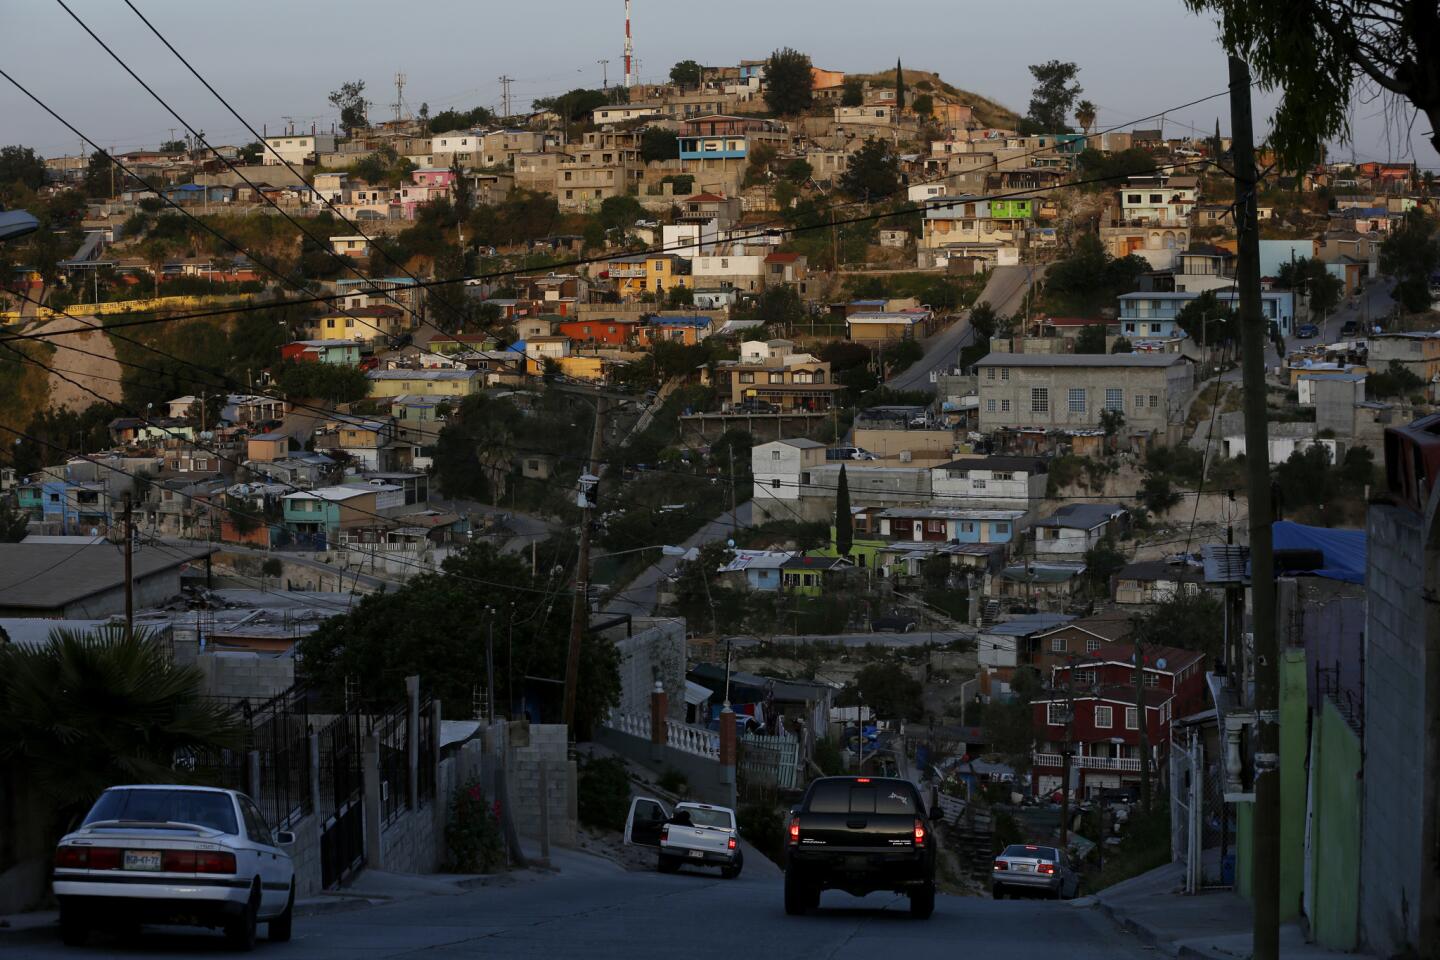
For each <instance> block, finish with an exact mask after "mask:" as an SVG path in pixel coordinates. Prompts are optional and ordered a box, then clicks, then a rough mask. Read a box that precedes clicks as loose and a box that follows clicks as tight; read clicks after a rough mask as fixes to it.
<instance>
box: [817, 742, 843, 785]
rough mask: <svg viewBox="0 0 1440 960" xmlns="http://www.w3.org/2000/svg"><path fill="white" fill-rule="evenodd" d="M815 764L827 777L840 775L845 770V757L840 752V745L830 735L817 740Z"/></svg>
mask: <svg viewBox="0 0 1440 960" xmlns="http://www.w3.org/2000/svg"><path fill="white" fill-rule="evenodd" d="M815 765H816V766H817V767H819V768H820V772H821V773H823V774H825V776H827V777H834V776H838V775H839V774H842V773H844V772H845V758H844V757H843V756H842V755H841V753H840V747H839V746H838V745H836V743H835V741H834V740H831V739H830V738H829V737H825V738H823V739H820V740H817V741H815Z"/></svg>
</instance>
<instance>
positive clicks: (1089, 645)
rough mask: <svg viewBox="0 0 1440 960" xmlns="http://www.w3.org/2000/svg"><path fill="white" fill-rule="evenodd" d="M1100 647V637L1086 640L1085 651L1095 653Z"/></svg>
mask: <svg viewBox="0 0 1440 960" xmlns="http://www.w3.org/2000/svg"><path fill="white" fill-rule="evenodd" d="M1099 649H1100V641H1099V640H1098V639H1096V638H1095V637H1091V638H1090V639H1088V640H1086V641H1085V652H1086V653H1094V652H1095V651H1096V650H1099Z"/></svg>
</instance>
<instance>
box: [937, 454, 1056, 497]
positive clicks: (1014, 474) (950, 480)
mask: <svg viewBox="0 0 1440 960" xmlns="http://www.w3.org/2000/svg"><path fill="white" fill-rule="evenodd" d="M1048 479H1049V478H1048V477H1047V476H1046V472H1045V461H1043V460H1039V459H1035V458H1031V457H966V458H963V459H960V460H953V461H951V462H950V463H946V464H942V465H940V466H938V467H934V468H932V469H931V471H930V489H931V491H932V492H933V494H934V496H935V497H937V498H941V497H943V498H957V497H958V498H965V499H967V500H976V501H980V502H982V503H999V502H1004V503H1014V504H1026V505H1028V504H1030V503H1038V502H1039V501H1040V500H1043V499H1044V497H1045V485H1046V483H1047V481H1048Z"/></svg>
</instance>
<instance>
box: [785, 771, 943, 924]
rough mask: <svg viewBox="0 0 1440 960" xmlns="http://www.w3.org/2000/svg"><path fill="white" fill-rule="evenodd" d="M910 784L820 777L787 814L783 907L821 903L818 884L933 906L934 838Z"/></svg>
mask: <svg viewBox="0 0 1440 960" xmlns="http://www.w3.org/2000/svg"><path fill="white" fill-rule="evenodd" d="M941 816H942V814H941V812H940V808H939V807H938V806H937V807H936V808H935V809H933V810H931V811H929V813H927V812H926V810H925V805H924V802H923V801H922V800H921V798H920V793H919V791H917V790H916V789H915V785H914V784H912V783H911V782H910V781H909V780H902V779H900V778H898V777H895V778H892V777H821V778H820V779H818V780H813V781H811V783H810V786H809V787H807V788H806V790H805V796H804V797H803V798H802V799H801V801H800V804H799V805H798V806H796V807H795V808H794V809H793V810H792V811H791V813H790V825H789V828H788V831H787V836H786V839H787V843H786V859H785V912H786V913H788V914H791V915H798V914H803V913H806V912H807V911H810V910H814V909H816V908H817V907H819V906H820V893H821V891H823V890H844V891H845V892H846V893H849V894H851V895H852V896H856V897H863V896H865V895H866V894H869V893H874V892H875V891H877V890H893V891H895V892H896V893H904V894H906V895H908V896H909V898H910V915H911V916H912V917H916V918H919V919H922V920H923V919H926V918H928V917H929V916H930V915H931V914H932V913H934V912H935V838H934V835H933V834H932V833H931V832H930V822H931V818H932V817H933V818H935V819H939V818H940V817H941Z"/></svg>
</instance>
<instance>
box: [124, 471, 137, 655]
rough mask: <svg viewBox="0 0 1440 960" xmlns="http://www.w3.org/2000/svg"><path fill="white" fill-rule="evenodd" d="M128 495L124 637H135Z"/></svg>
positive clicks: (132, 553) (132, 541)
mask: <svg viewBox="0 0 1440 960" xmlns="http://www.w3.org/2000/svg"><path fill="white" fill-rule="evenodd" d="M130 511H131V504H130V494H128V493H127V494H125V636H126V637H127V638H133V637H134V636H135V578H134V576H133V571H134V569H135V562H134V551H135V536H134V532H133V531H134V527H133V525H132V518H131V512H130Z"/></svg>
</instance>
